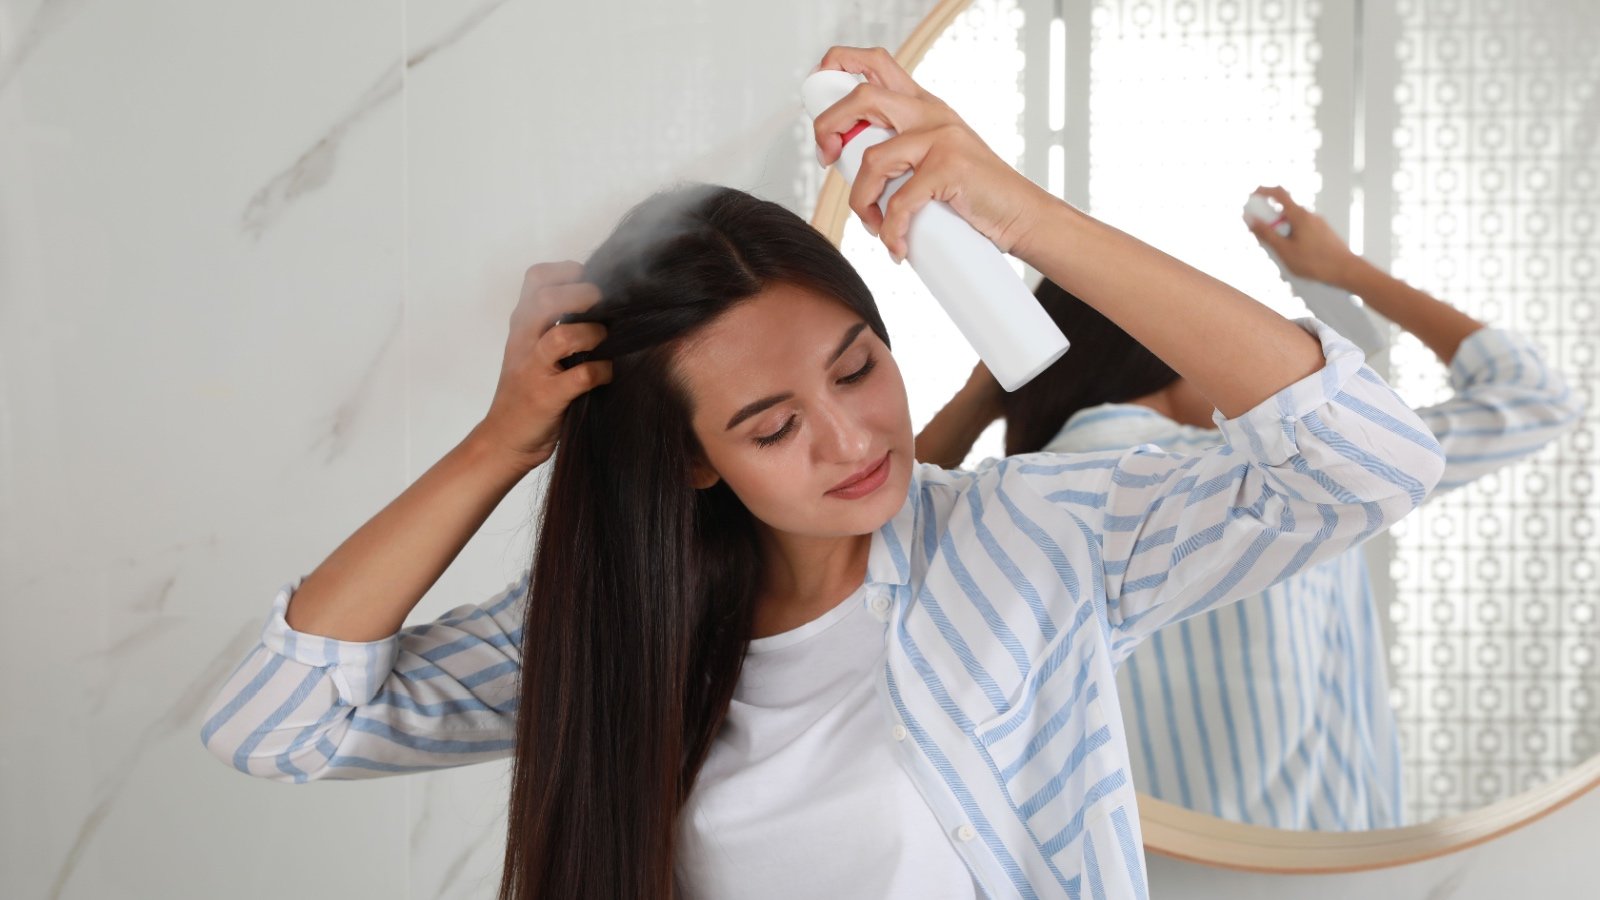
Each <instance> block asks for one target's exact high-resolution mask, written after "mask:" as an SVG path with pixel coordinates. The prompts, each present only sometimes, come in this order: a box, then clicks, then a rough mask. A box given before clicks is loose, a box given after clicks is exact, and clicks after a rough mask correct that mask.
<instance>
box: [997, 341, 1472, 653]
mask: <svg viewBox="0 0 1600 900" xmlns="http://www.w3.org/2000/svg"><path fill="white" fill-rule="evenodd" d="M1296 324H1298V325H1300V327H1302V328H1304V329H1306V330H1307V331H1308V332H1310V333H1312V334H1313V335H1315V336H1316V337H1317V338H1318V339H1319V340H1320V341H1321V342H1322V349H1323V355H1324V357H1325V358H1326V363H1325V365H1324V366H1323V368H1322V369H1321V370H1319V371H1317V372H1314V373H1312V374H1311V375H1308V376H1306V377H1305V378H1303V379H1301V380H1300V381H1297V382H1295V383H1294V384H1291V385H1289V386H1288V387H1285V388H1284V389H1283V390H1281V391H1279V392H1278V393H1276V394H1274V395H1273V396H1271V397H1268V398H1267V399H1266V400H1264V401H1262V402H1261V403H1260V404H1258V405H1257V406H1256V407H1255V408H1254V409H1251V410H1250V411H1248V412H1246V413H1244V414H1243V415H1240V416H1238V417H1237V418H1234V419H1227V418H1224V417H1223V415H1222V413H1221V412H1220V411H1214V412H1213V413H1212V418H1213V420H1214V421H1215V422H1216V423H1217V426H1218V428H1220V429H1221V431H1222V436H1223V438H1224V439H1225V441H1226V443H1225V444H1223V445H1221V446H1218V447H1214V448H1212V449H1209V450H1206V451H1205V452H1203V453H1199V454H1196V455H1183V454H1175V453H1165V452H1161V451H1160V450H1159V449H1158V448H1156V447H1155V446H1154V445H1152V444H1142V445H1140V446H1137V447H1133V448H1130V449H1127V450H1119V451H1107V452H1102V453H1085V454H1078V455H1069V456H1060V455H1054V454H1040V455H1038V456H1036V457H1033V458H1031V459H1030V457H1017V458H1014V459H1013V460H1011V465H1009V466H1008V468H1009V469H1010V470H1011V473H1010V474H1011V475H1012V477H1018V478H1021V479H1024V480H1026V481H1029V482H1031V484H1029V485H1028V488H1029V489H1031V490H1032V491H1034V492H1036V493H1038V494H1040V495H1043V496H1044V497H1045V498H1046V499H1048V500H1050V501H1053V502H1054V503H1056V504H1058V505H1061V506H1064V507H1065V508H1066V509H1067V511H1069V512H1070V513H1071V514H1072V515H1073V516H1074V517H1075V518H1076V519H1077V520H1079V521H1081V522H1083V523H1084V527H1085V529H1086V531H1087V532H1088V533H1089V535H1090V536H1091V537H1092V538H1093V539H1094V540H1095V542H1096V543H1097V544H1099V546H1100V556H1101V564H1102V569H1103V571H1102V572H1101V573H1100V574H1101V576H1102V577H1103V584H1102V585H1101V587H1102V590H1103V593H1104V595H1105V602H1106V618H1107V620H1108V622H1109V624H1110V625H1111V627H1112V629H1113V632H1114V633H1113V634H1112V640H1113V649H1114V650H1115V651H1116V652H1117V655H1118V657H1119V658H1120V657H1121V656H1122V655H1125V654H1126V653H1128V652H1131V650H1132V648H1133V646H1134V645H1136V644H1137V642H1138V641H1139V640H1141V639H1142V638H1144V637H1146V636H1148V635H1149V634H1150V633H1152V632H1153V631H1154V630H1155V629H1157V628H1159V627H1161V626H1162V625H1165V624H1168V623H1170V622H1173V621H1176V620H1178V619H1182V618H1185V617H1188V616H1192V615H1195V614H1196V613H1200V612H1203V611H1205V610H1207V609H1211V608H1213V607H1216V606H1219V605H1221V604H1223V603H1226V602H1229V601H1232V600H1238V599H1240V598H1242V597H1246V596H1249V595H1251V594H1254V593H1257V592H1259V591H1261V590H1262V589H1264V588H1266V587H1267V586H1269V585H1272V584H1275V583H1277V582H1279V581H1282V580H1283V579H1285V578H1287V577H1289V576H1290V575H1293V574H1294V573H1296V572H1299V571H1302V570H1304V569H1306V568H1308V567H1309V566H1311V565H1313V564H1315V563H1317V562H1320V561H1322V560H1324V559H1327V558H1329V557H1331V556H1334V555H1335V554H1337V553H1339V552H1341V551H1344V550H1346V549H1349V548H1350V547H1352V546H1354V545H1355V544H1357V543H1359V542H1361V541H1363V540H1365V539H1367V538H1368V537H1371V536H1372V535H1374V534H1376V533H1378V532H1379V531H1381V530H1383V529H1385V528H1388V527H1389V526H1390V525H1392V524H1393V523H1394V522H1396V521H1397V520H1399V519H1400V518H1401V517H1402V516H1404V515H1405V514H1406V513H1408V512H1410V511H1411V510H1412V509H1414V508H1415V507H1416V506H1417V505H1418V504H1419V503H1421V502H1422V500H1423V498H1425V497H1426V496H1427V495H1428V492H1429V491H1430V490H1432V489H1433V486H1434V484H1435V483H1436V482H1437V481H1438V480H1439V476H1440V473H1441V472H1442V470H1443V468H1444V458H1443V453H1442V451H1441V449H1440V447H1439V443H1438V441H1436V440H1435V439H1434V437H1433V435H1432V434H1431V433H1430V432H1429V431H1428V430H1427V428H1426V427H1424V426H1423V424H1422V421H1421V420H1420V419H1418V418H1417V416H1416V414H1415V413H1414V412H1412V411H1411V409H1409V408H1408V407H1407V406H1406V405H1405V403H1404V402H1402V401H1401V399H1400V398H1399V397H1398V396H1397V395H1396V394H1395V393H1394V391H1393V390H1391V389H1390V388H1389V386H1388V385H1387V384H1385V383H1384V381H1383V380H1382V379H1381V378H1379V377H1378V376H1377V375H1376V374H1373V373H1372V372H1371V370H1370V369H1368V368H1367V367H1366V365H1365V363H1364V361H1363V356H1362V354H1361V351H1360V350H1359V349H1357V348H1356V347H1355V345H1353V344H1351V343H1350V342H1349V341H1348V340H1346V339H1345V338H1343V337H1341V336H1340V335H1339V334H1338V333H1337V332H1335V331H1334V330H1333V329H1331V328H1329V327H1327V326H1326V325H1324V324H1322V323H1321V322H1318V321H1317V320H1315V319H1310V318H1306V319H1298V320H1296Z"/></svg>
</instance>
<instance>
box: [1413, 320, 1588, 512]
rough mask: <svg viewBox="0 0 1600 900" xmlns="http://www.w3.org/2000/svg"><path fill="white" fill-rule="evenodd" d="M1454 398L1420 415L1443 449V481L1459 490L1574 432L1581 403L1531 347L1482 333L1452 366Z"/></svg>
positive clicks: (1465, 344)
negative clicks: (1563, 435)
mask: <svg viewBox="0 0 1600 900" xmlns="http://www.w3.org/2000/svg"><path fill="white" fill-rule="evenodd" d="M1450 387H1451V388H1452V389H1453V390H1454V391H1455V395H1454V396H1453V397H1451V398H1450V399H1449V400H1446V401H1444V402H1443V403H1440V404H1437V405H1435V406H1428V407H1424V408H1422V409H1419V410H1417V415H1418V416H1419V417H1420V418H1421V419H1422V422H1423V424H1425V425H1427V426H1428V429H1429V430H1430V431H1432V432H1433V434H1434V437H1437V438H1438V439H1439V443H1440V445H1441V446H1443V447H1444V457H1445V467H1444V477H1443V478H1440V479H1439V486H1438V488H1437V489H1435V492H1434V493H1435V494H1436V495H1437V494H1438V493H1439V492H1441V491H1447V490H1450V489H1451V488H1458V487H1461V486H1462V485H1465V484H1468V483H1470V482H1472V481H1475V480H1477V479H1479V478H1482V477H1483V476H1485V475H1487V474H1489V473H1490V472H1492V471H1494V470H1495V469H1498V468H1500V467H1501V466H1505V465H1509V464H1511V463H1514V462H1516V461H1518V460H1521V459H1526V458H1527V457H1529V456H1532V455H1533V454H1535V453H1537V452H1538V451H1539V450H1541V449H1543V448H1544V447H1545V446H1546V445H1548V444H1549V443H1550V442H1551V441H1553V440H1555V439H1556V438H1558V437H1560V436H1561V435H1562V434H1563V433H1565V432H1567V431H1570V430H1572V429H1573V428H1574V427H1576V426H1577V424H1578V420H1579V419H1581V418H1582V417H1583V412H1584V407H1583V401H1582V400H1581V399H1579V397H1578V395H1577V393H1576V392H1575V391H1573V390H1572V388H1571V387H1570V386H1568V384H1567V382H1566V380H1565V379H1563V378H1562V377H1561V373H1560V372H1557V371H1556V370H1554V369H1552V368H1550V366H1549V365H1547V364H1546V363H1545V361H1544V357H1543V356H1541V355H1540V353H1539V350H1538V348H1536V347H1535V346H1534V345H1533V344H1532V343H1531V342H1530V341H1528V340H1527V339H1526V338H1524V337H1522V336H1521V335H1517V334H1513V333H1511V332H1508V331H1502V330H1500V329H1498V328H1480V329H1478V330H1477V331H1475V332H1473V333H1472V334H1470V335H1468V336H1467V339H1466V340H1464V341H1462V342H1461V346H1460V348H1458V349H1457V350H1456V355H1455V357H1454V358H1453V359H1451V360H1450Z"/></svg>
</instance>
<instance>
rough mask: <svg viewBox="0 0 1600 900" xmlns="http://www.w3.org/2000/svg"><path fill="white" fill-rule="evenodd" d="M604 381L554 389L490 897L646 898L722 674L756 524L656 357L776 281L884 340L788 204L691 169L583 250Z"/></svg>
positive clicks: (748, 581)
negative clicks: (558, 413) (707, 455)
mask: <svg viewBox="0 0 1600 900" xmlns="http://www.w3.org/2000/svg"><path fill="white" fill-rule="evenodd" d="M585 268H586V271H585V278H586V279H587V280H589V281H592V282H594V283H595V284H597V285H598V286H599V287H600V291H601V296H602V299H601V301H600V302H599V304H598V305H597V306H595V307H594V308H593V309H592V310H590V311H589V312H588V313H585V314H584V315H583V316H581V317H580V318H582V319H585V320H590V321H598V322H601V323H603V324H604V325H605V326H606V328H607V336H606V339H605V341H604V342H603V343H602V344H601V345H600V346H599V347H597V348H596V350H595V351H594V355H595V356H596V357H599V358H603V359H610V360H612V364H613V369H612V381H611V382H610V383H609V384H607V385H604V386H602V387H599V388H595V389H594V390H591V391H589V392H588V393H586V394H584V395H582V396H580V397H579V398H578V399H577V400H576V401H574V402H573V403H572V405H571V406H570V407H568V409H567V412H566V416H565V418H564V420H563V422H562V425H561V434H560V438H559V441H558V443H557V450H556V455H555V458H554V460H553V461H552V463H551V465H552V466H553V471H552V472H551V476H550V482H549V488H548V492H547V493H546V496H545V501H544V514H543V521H542V524H541V527H540V530H539V534H538V538H537V543H536V547H535V550H534V561H533V571H532V583H531V586H530V589H529V590H530V594H529V600H528V604H527V614H526V617H525V619H524V638H523V663H522V682H521V699H520V701H519V707H518V712H517V742H516V758H515V761H514V764H513V768H512V786H511V798H510V809H509V813H508V822H507V841H506V857H505V870H504V874H503V877H502V880H501V884H500V894H499V896H500V898H501V900H525V898H532V897H539V898H558V900H571V898H605V900H632V898H651V900H655V898H664V897H669V896H671V895H672V894H673V892H674V885H673V857H674V850H675V844H676V840H675V838H676V828H677V819H678V813H679V811H680V809H681V807H682V805H683V803H684V801H685V799H686V798H687V797H688V794H689V791H690V789H691V788H692V787H693V785H694V780H695V776H696V775H697V773H698V772H699V770H700V767H701V765H702V763H704V761H705V759H706V755H707V753H708V752H709V751H710V748H711V743H712V740H713V738H714V737H715V736H716V733H717V729H718V728H719V727H720V725H721V723H722V721H723V718H724V716H725V715H726V712H727V709H728V702H729V698H730V697H731V696H732V694H733V689H734V684H735V682H736V681H737V680H738V677H739V670H740V667H741V665H742V663H743V660H744V653H745V648H746V646H747V643H748V640H749V635H750V629H751V625H752V621H753V613H754V605H755V594H756V587H757V584H758V576H759V573H760V559H759V553H758V546H757V542H756V522H755V519H754V517H753V516H752V515H751V514H750V512H749V511H748V510H747V509H746V508H745V507H744V505H743V504H742V503H741V502H740V501H739V499H738V497H736V496H735V495H734V494H733V492H732V491H731V490H730V489H729V488H728V487H727V486H726V484H724V483H722V482H720V481H719V482H718V483H717V484H716V485H715V486H713V487H711V488H708V489H705V490H696V489H694V487H693V486H692V485H691V481H690V478H691V466H692V464H693V463H694V462H695V460H696V459H698V458H701V450H700V446H699V444H698V442H697V441H696V439H695V436H694V433H693V431H692V429H691V428H690V407H689V401H688V398H687V396H686V393H685V390H684V387H683V384H682V383H681V381H679V380H678V379H677V378H675V377H674V374H673V369H672V359H673V354H674V351H675V349H676V348H677V347H678V346H679V345H680V344H681V342H682V341H683V339H684V338H686V337H687V336H689V335H691V334H693V333H694V332H696V331H697V330H699V329H701V328H703V327H704V326H706V325H707V324H708V323H710V322H712V321H713V320H715V319H716V318H717V317H718V316H721V315H722V314H724V313H725V312H727V311H728V310H729V309H731V308H732V307H733V306H734V305H735V304H737V303H739V302H741V301H743V300H747V299H749V298H750V297H752V296H754V295H755V294H757V293H759V292H760V291H762V290H763V289H764V288H766V287H768V286H769V285H772V284H775V283H787V284H795V285H799V286H803V287H806V288H809V289H811V290H814V291H817V292H819V293H821V294H824V295H827V296H831V297H835V298H837V299H838V300H839V301H840V302H841V303H843V304H845V305H846V306H848V307H849V308H850V309H852V310H853V311H855V312H856V313H858V314H859V315H860V316H861V317H862V318H863V319H865V320H866V322H867V323H868V326H869V327H870V328H871V329H872V330H873V332H874V333H875V334H877V335H878V337H879V338H881V339H882V340H883V341H884V343H885V344H887V343H888V341H889V336H888V332H887V331H886V330H885V328H884V325H883V320H882V318H881V317H880V316H879V314H878V309H877V306H876V304H875V303H874V302H873V299H872V295H871V293H870V292H869V291H868V290H867V286H866V284H865V283H864V282H862V280H861V278H860V276H859V275H857V274H856V271H855V269H853V268H852V267H851V266H850V264H849V262H848V261H846V260H845V258H844V256H843V255H842V254H840V252H839V251H838V250H837V249H836V248H835V247H834V246H833V245H832V244H830V243H829V242H828V241H827V239H826V238H824V237H823V236H822V235H821V234H819V233H818V232H817V231H815V230H814V229H812V228H811V226H809V225H808V224H806V222H805V221H804V220H802V219H801V218H799V217H798V216H796V215H795V214H793V213H791V212H789V211H788V210H786V209H784V208H783V207H781V206H779V205H777V204H775V203H771V202H768V201H764V200H760V199H757V198H755V197H753V196H751V195H749V194H746V193H744V192H742V191H738V190H734V189H731V188H721V187H713V186H706V185H692V186H688V187H684V188H678V189H674V190H672V191H668V192H666V193H663V194H658V195H656V196H654V197H652V198H650V199H649V200H646V201H645V202H644V203H642V204H640V205H639V206H637V207H635V208H634V209H633V211H632V212H630V213H629V214H628V215H627V216H626V217H625V218H624V219H623V220H622V222H621V223H620V224H619V225H618V226H617V229H616V231H615V232H613V233H612V235H611V236H610V237H609V238H607V239H606V241H605V242H604V243H603V244H602V245H601V246H600V247H599V249H597V250H596V251H595V252H594V254H593V255H592V256H591V257H590V259H589V260H588V261H587V263H586V266H585Z"/></svg>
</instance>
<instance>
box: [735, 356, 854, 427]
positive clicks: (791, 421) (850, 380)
mask: <svg viewBox="0 0 1600 900" xmlns="http://www.w3.org/2000/svg"><path fill="white" fill-rule="evenodd" d="M877 367H878V360H877V358H876V357H872V356H869V357H867V361H866V363H865V364H863V365H862V366H861V368H859V369H857V370H855V371H854V372H851V373H850V374H849V375H846V376H844V377H843V378H840V379H839V383H840V384H855V383H856V382H858V381H860V380H862V379H863V378H866V377H867V376H868V375H870V374H872V370H873V369H876V368H877ZM794 422H795V417H794V416H790V417H789V419H788V421H786V422H784V423H783V427H782V428H779V429H778V430H777V431H774V432H773V433H772V434H768V435H763V436H761V437H758V438H756V439H755V440H756V443H757V444H758V445H760V446H762V447H771V446H772V445H773V444H776V443H777V442H779V441H781V440H783V439H784V438H786V437H788V436H789V432H791V431H793V430H794Z"/></svg>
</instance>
